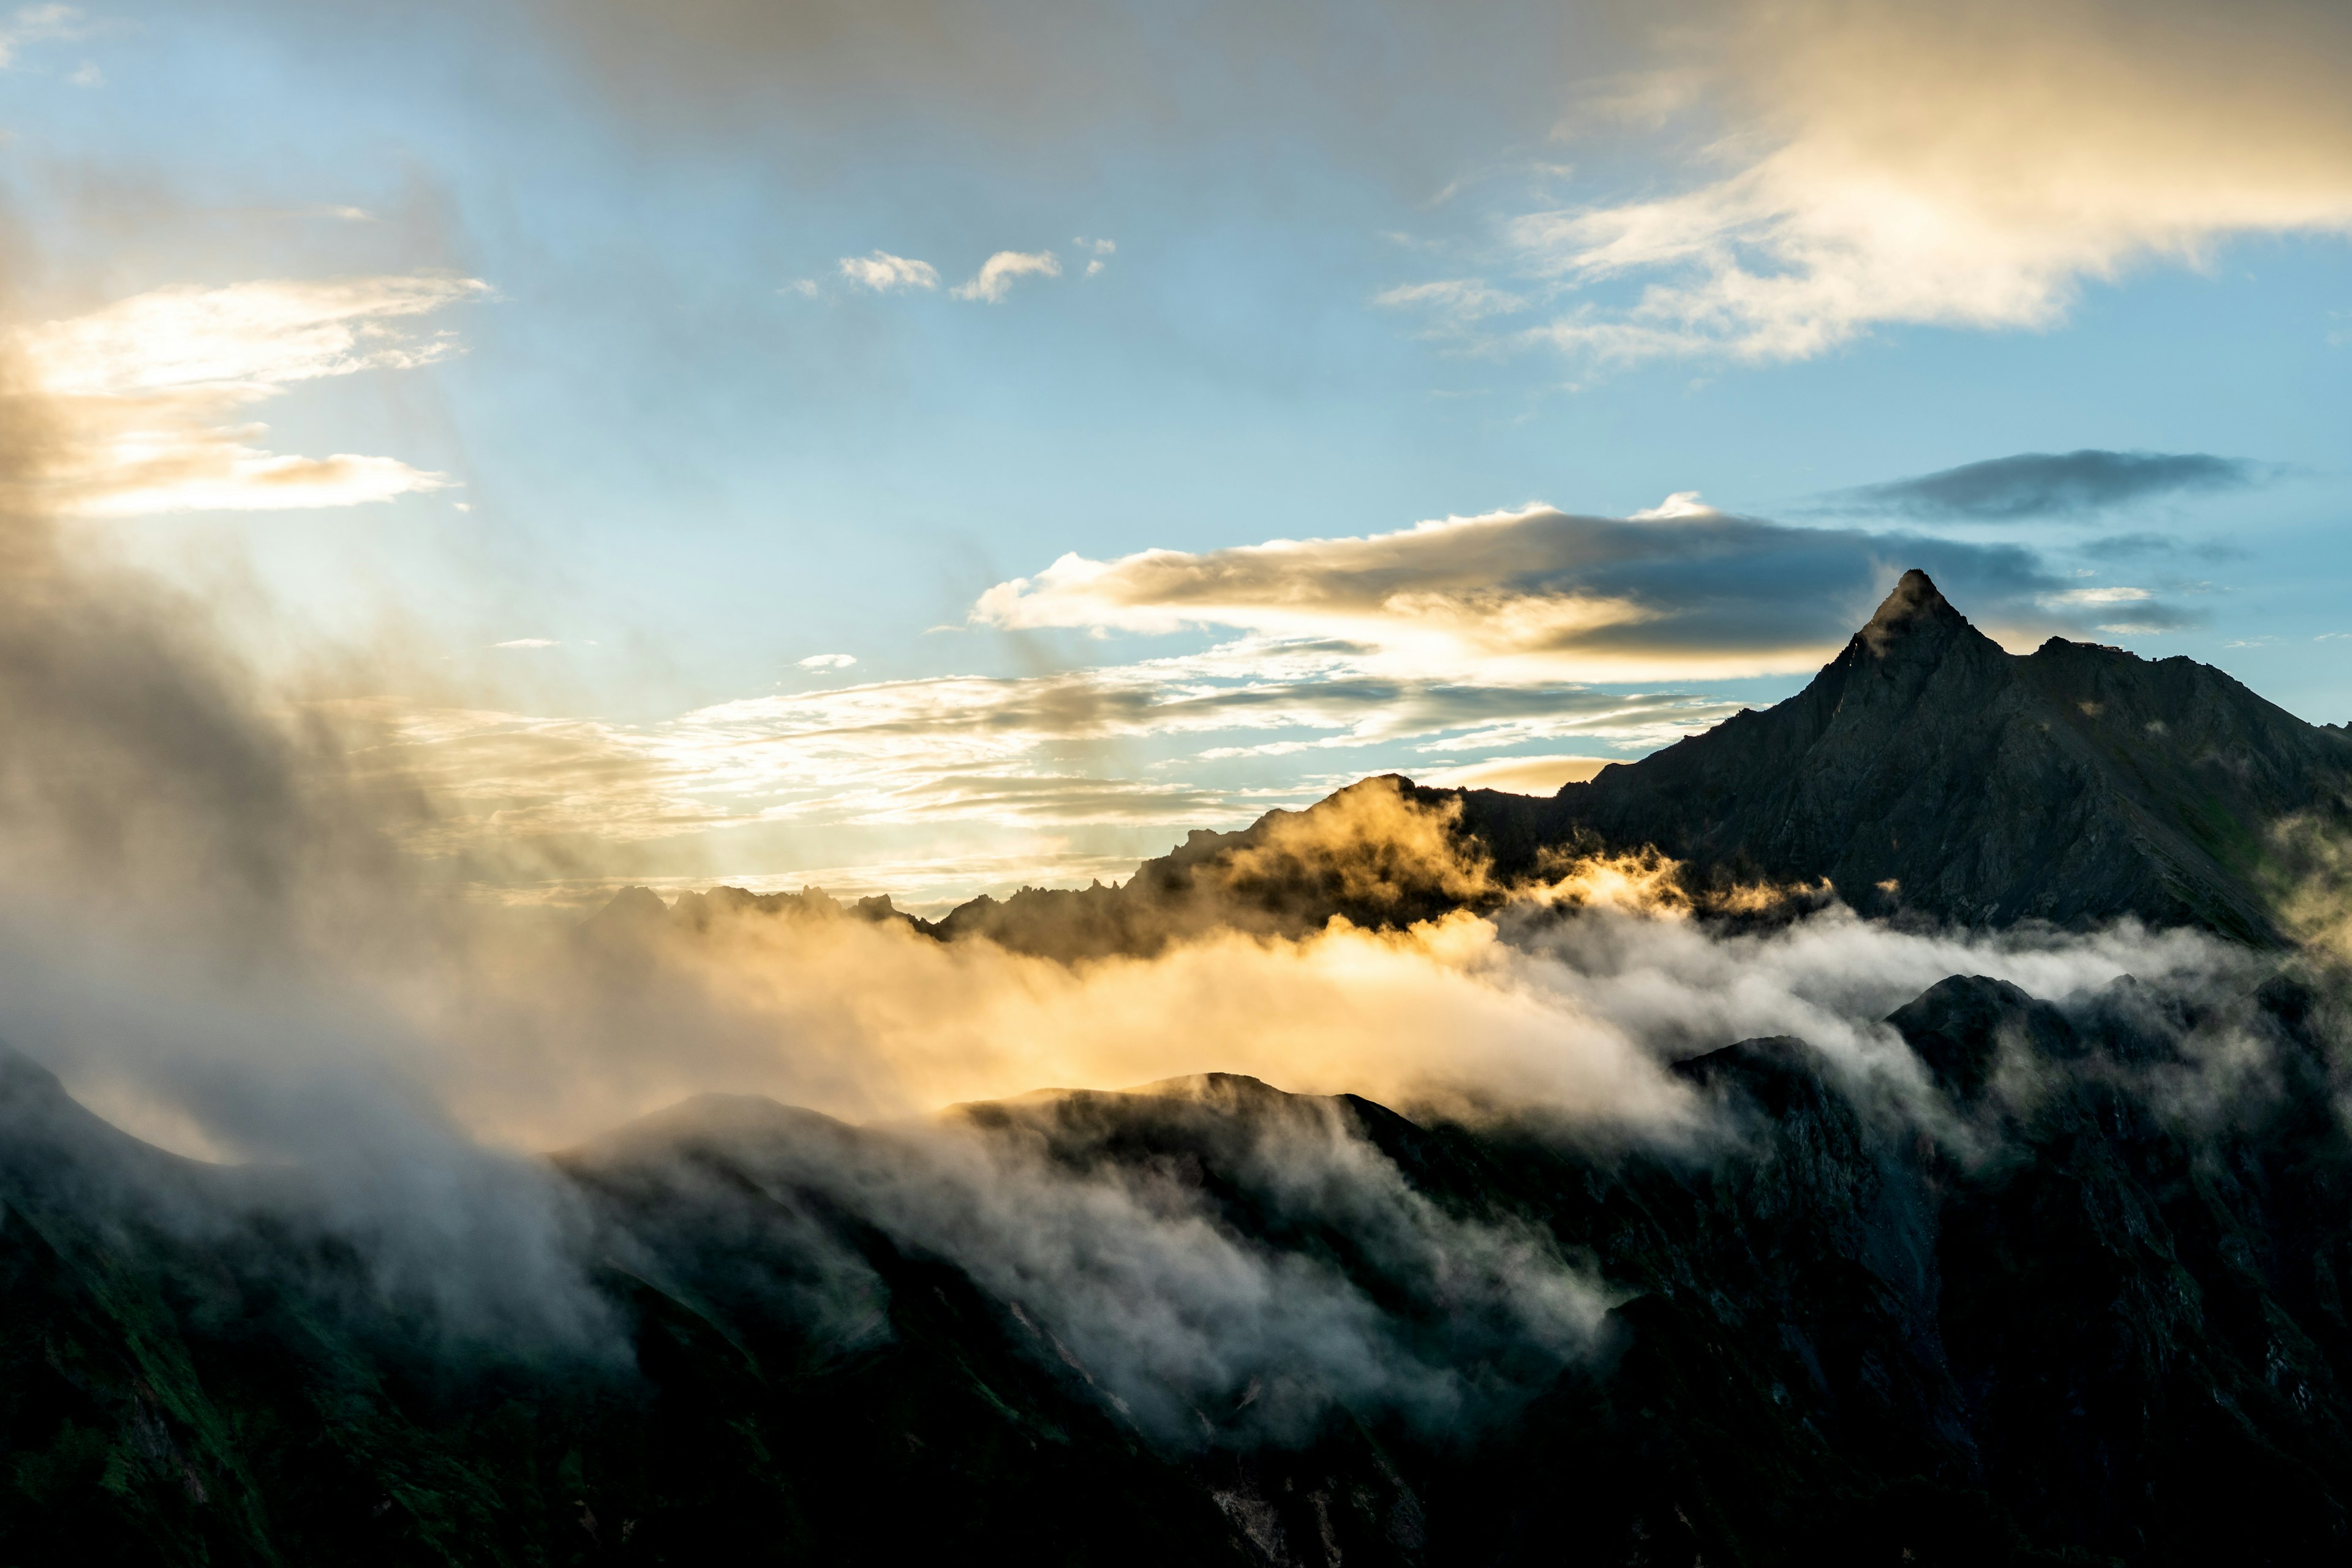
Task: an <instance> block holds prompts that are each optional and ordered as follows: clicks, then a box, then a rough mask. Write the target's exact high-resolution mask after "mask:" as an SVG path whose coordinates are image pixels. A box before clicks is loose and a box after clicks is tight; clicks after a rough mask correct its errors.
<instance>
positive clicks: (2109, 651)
mask: <svg viewBox="0 0 2352 1568" xmlns="http://www.w3.org/2000/svg"><path fill="white" fill-rule="evenodd" d="M1386 787H1388V788H1391V789H1393V790H1398V791H1400V792H1401V796H1402V799H1405V800H1408V801H1411V802H1413V803H1415V804H1417V805H1420V806H1422V807H1423V808H1424V809H1427V810H1431V811H1436V812H1443V813H1445V814H1447V815H1448V816H1449V817H1450V819H1451V822H1452V829H1451V831H1452V834H1453V837H1454V843H1455V846H1456V847H1457V849H1458V850H1459V851H1460V853H1461V854H1462V856H1463V857H1465V858H1469V859H1483V860H1485V861H1486V862H1487V863H1488V864H1489V865H1490V866H1491V868H1492V874H1493V878H1494V879H1496V882H1497V883H1502V882H1508V881H1509V880H1511V879H1520V878H1526V877H1529V876H1533V875H1537V874H1538V873H1540V871H1541V870H1542V869H1543V868H1544V867H1545V865H1546V863H1547V858H1548V857H1553V856H1558V855H1559V854H1561V853H1563V852H1571V851H1577V850H1582V849H1601V850H1607V851H1612V852H1618V853H1624V852H1637V851H1640V850H1642V849H1644V848H1655V849H1658V850H1661V851H1663V852H1664V853H1665V854H1666V855H1668V856H1671V857H1673V858H1675V859H1677V860H1679V861H1682V862H1684V863H1685V876H1686V877H1688V878H1690V879H1692V881H1693V883H1694V886H1695V887H1699V888H1704V887H1706V886H1709V885H1713V886H1718V887H1720V886H1726V885H1729V884H1732V883H1737V882H1740V881H1748V882H1769V883H1778V884H1820V883H1823V882H1826V883H1827V884H1829V885H1830V887H1831V888H1832V889H1834V892H1835V894H1836V896H1837V897H1839V898H1842V899H1843V900H1845V901H1846V902H1847V903H1849V904H1851V905H1852V906H1853V907H1854V908H1855V909H1857V910H1861V911H1863V912H1864V913H1866V914H1874V915H1902V914H1908V915H1911V916H1914V917H1920V918H1925V919H1928V920H1933V921H1944V922H1948V923H1952V924H1957V925H1960V926H1969V927H1993V926H2007V925H2011V924H2014V923H2015V922H2017V921H2023V920H2040V921H2051V922H2053V923H2055V924H2058V925H2062V926H2069V927H2082V926H2087V925H2092V924H2096V923H2099V922H2102V921H2113V920H2115V919H2117V918H2119V917H2122V916H2126V915H2129V916H2136V917H2137V918H2138V919H2140V920H2142V921H2147V922H2148V923H2150V924H2153V925H2190V926H2197V927H2200V928H2203V929H2205V930H2209V931H2215V932H2217V933H2220V934H2221V935H2225V936H2228V937H2231V938H2232V939H2234V940H2238V941H2242V942H2252V943H2257V944H2263V945H2271V944H2276V943H2279V942H2283V941H2285V940H2287V939H2288V937H2289V936H2290V934H2291V932H2290V931H2289V929H2288V928H2289V924H2290V923H2291V922H2288V921H2285V920H2284V917H2283V915H2282V911H2281V900H2282V898H2283V897H2284V894H2285V893H2286V891H2287V890H2288V889H2289V887H2290V886H2291V884H2292V882H2293V881H2294V878H2295V876H2296V875H2297V872H2298V868H2296V866H2295V865H2294V863H2293V860H2292V844H2291V843H2290V842H2289V841H2288V837H2287V830H2290V829H2293V828H2294V827H2295V826H2298V825H2300V826H2303V827H2304V828H2305V829H2314V830H2317V831H2320V832H2324V833H2341V832H2342V831H2344V830H2345V829H2347V827H2352V735H2347V733H2346V732H2345V731H2343V730H2340V729H2336V728H2333V727H2323V726H2317V725H2313V724H2308V723H2305V721H2302V720H2300V719H2297V718H2296V717H2295V716H2294V715H2293V714H2291V713H2288V712H2287V711H2285V710H2284V709H2281V708H2279V707H2277V706H2275V705H2274V704H2273V703H2270V702H2267V701H2264V700H2263V699H2262V698H2260V697H2258V696H2256V695H2255V694H2254V693H2253V692H2252V691H2250V690H2248V689H2246V688H2245V687H2243V686H2242V685H2241V684H2239V683H2238V682H2237V681H2235V680H2233V679H2231V678H2230V677H2228V676H2226V675H2224V674H2222V673H2221V671H2219V670H2217V669H2213V668H2210V667H2208V666H2205V665H2200V664H2198V663H2196V662H2194V661H2192V660H2190V659H2187V658H2168V659H2161V660H2155V661H2150V660H2147V659H2142V658H2137V656H2135V655H2132V654H2129V653H2126V652H2124V651H2123V650H2121V649H2118V648H2112V647H2097V646H2095V645H2091V644H2085V643H2075V642H2069V641H2066V640H2064V639H2063V638H2058V637H2053V638H2051V639H2050V640H2049V641H2048V642H2046V643H2044V644H2043V645H2042V647H2040V648H2038V649H2036V650H2035V651H2034V652H2032V654H2028V655H2024V656H2018V655H2012V654H2011V653H2008V652H2006V651H2005V650H2003V649H2002V648H2001V647H2000V645H1999V644H1997V643H1995V642H1994V641H1993V640H1992V639H1991V638H1990V637H1986V636H1985V635H1984V634H1983V633H1982V632H1980V631H1979V630H1977V629H1976V628H1975V627H1974V626H1970V625H1969V622H1968V620H1967V619H1966V617H1964V616H1961V615H1960V613H1959V612H1958V610H1955V609H1954V608H1953V607H1952V606H1951V605H1949V604H1948V603H1946V602H1945V600H1944V597H1943V595H1941V594H1939V593H1937V590H1936V586H1935V584H1933V583H1931V582H1929V581H1928V579H1927V574H1925V573H1922V572H1916V571H1914V572H1909V573H1906V574H1905V575H1904V577H1903V579H1902V580H1901V582H1900V583H1899V584H1897V585H1896V587H1895V590H1894V592H1893V593H1892V594H1890V595H1888V596H1887V598H1886V601H1885V603H1884V604H1883V605H1880V606H1879V609H1878V612H1877V614H1876V615H1874V616H1872V618H1871V620H1870V623H1869V624H1868V625H1867V626H1864V627H1863V628H1862V629H1861V630H1860V631H1858V632H1856V633H1855V634H1854V636H1853V639H1852V640H1851V641H1850V642H1848V643H1847V645H1846V647H1845V648H1844V650H1843V652H1842V653H1840V654H1839V655H1838V657H1837V658H1834V659H1832V661H1831V662H1830V663H1829V664H1828V665H1827V666H1826V667H1824V668H1822V671H1821V673H1820V674H1819V675H1817V676H1815V677H1814V678H1813V680H1812V682H1811V684H1810V685H1808V686H1807V687H1806V688H1805V689H1803V690H1802V691H1801V692H1799V693H1798V694H1797V695H1796V696H1794V697H1791V698H1790V699H1789V700H1786V701H1784V702H1781V703H1779V704H1777V705H1775V706H1774V707H1772V708H1769V709H1766V710H1762V711H1760V712H1759V711H1753V710H1750V711H1743V712H1741V713H1739V714H1737V715H1735V716H1734V717H1732V718H1731V719H1728V720H1727V721H1724V722H1723V723H1721V724H1719V725H1717V726H1716V727H1715V728H1714V729H1712V730H1709V731H1706V733H1704V734H1700V735H1695V736H1692V737H1691V738H1689V739H1687V740H1685V741H1683V742H1679V743H1677V744H1675V745H1673V746H1669V747H1666V748H1665V749H1664V750H1663V751H1660V752H1656V753H1654V754H1653V755H1651V756H1649V757H1645V758H1643V760H1642V761H1640V762H1637V763H1623V764H1618V765H1613V766H1611V767H1608V768H1604V769H1602V770H1601V773H1600V774H1599V775H1598V776H1597V777H1595V778H1593V779H1592V780H1591V781H1590V782H1589V783H1581V784H1569V785H1567V786H1565V787H1564V788H1562V789H1561V790H1560V792H1559V795H1556V796H1554V797H1553V798H1551V799H1549V800H1532V799H1529V798H1528V797H1525V796H1520V795H1504V794H1499V793H1496V792H1494V791H1485V790H1472V791H1452V790H1434V789H1426V788H1421V787H1418V786H1415V785H1412V784H1410V783H1408V782H1403V781H1393V782H1391V784H1389V785H1388V786H1386ZM1365 788H1366V786H1365V785H1358V786H1355V790H1354V791H1343V792H1341V795H1338V796H1334V797H1333V798H1332V800H1331V801H1327V802H1325V803H1324V804H1323V805H1318V806H1315V807H1311V808H1309V810H1308V811H1307V812H1306V813H1304V814H1300V813H1284V812H1277V813H1273V814H1270V815H1269V816H1267V817H1266V818H1265V819H1264V820H1262V821H1261V822H1260V823H1258V824H1257V825H1256V826H1253V827H1251V828H1249V829H1247V830H1245V831H1244V832H1242V833H1238V834H1208V833H1195V834H1193V835H1192V838H1191V839H1190V840H1189V841H1188V842H1187V843H1186V844H1185V845H1184V846H1183V847H1181V848H1179V849H1177V850H1175V851H1174V852H1173V853H1171V854H1170V855H1168V856H1166V857H1164V858H1160V859H1158V860H1152V861H1147V862H1145V863H1144V864H1143V865H1142V866H1141V867H1139V868H1138V871H1137V874H1136V876H1135V877H1134V878H1133V879H1130V880H1129V881H1128V882H1127V883H1125V884H1122V885H1121V886H1120V887H1118V888H1117V889H1089V890H1087V891H1082V892H1049V891H1044V890H1030V891H1024V892H1023V893H1022V894H1019V895H1017V896H1015V897H1014V898H1013V899H1010V900H1003V901H1001V902H1000V901H998V900H989V899H982V900H975V901H974V902H972V903H971V904H968V905H965V906H964V907H963V908H961V909H959V910H955V911H954V912H953V913H951V914H950V915H949V916H948V917H947V918H946V919H945V920H944V921H940V924H939V928H938V929H939V931H940V934H942V935H945V936H949V937H956V936H964V935H986V936H988V937H990V938H992V940H995V941H997V942H1003V943H1004V944H1005V945H1008V946H1013V947H1020V948H1024V949H1026V950H1028V951H1033V952H1050V953H1056V954H1061V955H1064V956H1083V955H1085V954H1087V953H1090V952H1093V953H1098V952H1112V951H1127V952H1136V951H1143V952H1149V951H1151V950H1152V949H1153V948H1154V947H1155V946H1156V945H1158V944H1159V943H1160V942H1164V941H1166V940H1167V939H1168V937H1169V936H1170V935H1171V934H1182V933H1184V932H1188V931H1193V930H1197V929H1200V928H1201V927H1202V926H1204V925H1206V924H1211V923H1218V922H1220V921H1222V922H1225V923H1239V924H1244V925H1248V924H1255V925H1258V926H1261V927H1263V928H1265V929H1269V930H1282V931H1297V930H1301V929H1305V928H1307V927H1311V926H1313V925H1318V924H1320V923H1321V921H1323V920H1324V919H1328V916H1329V915H1331V914H1333V913H1345V914H1347V915H1349V917H1350V918H1351V919H1354V920H1357V921H1359V922H1366V921H1394V920H1400V919H1417V918H1423V917H1424V916H1426V915H1427V914H1430V913H1433V912H1436V911H1438V910H1443V909H1445V908H1451V907H1456V906H1459V905H1464V904H1468V905H1470V906H1472V907H1476V906H1477V905H1478V902H1479V894H1480V892H1481V891H1484V890H1485V889H1462V888H1448V887H1447V886H1445V885H1444V879H1442V878H1432V877H1430V876H1427V875H1422V876H1419V877H1417V878H1416V877H1414V876H1412V875H1406V876H1403V877H1402V878H1400V879H1397V880H1395V881H1394V882H1392V883H1391V884H1390V885H1387V886H1384V887H1383V886H1375V887H1374V888H1373V889H1370V891H1371V892H1372V893H1374V894H1375V895H1377V896H1371V897H1367V896H1365V893H1366V889H1362V888H1360V887H1354V888H1351V887H1349V886H1346V885H1343V884H1342V881H1341V880H1340V879H1338V878H1337V877H1335V876H1334V875H1333V874H1332V873H1331V871H1330V869H1329V868H1328V866H1325V865H1319V864H1316V863H1313V862H1312V861H1311V859H1310V860H1307V861H1302V860H1300V859H1299V858H1297V857H1295V856H1294V857H1291V858H1289V859H1288V860H1287V861H1286V862H1285V861H1281V860H1280V859H1279V858H1277V859H1276V862H1275V863H1269V861H1268V857H1267V855H1266V849H1267V847H1268V846H1269V844H1278V843H1279V842H1280V841H1281V840H1282V839H1283V838H1284V837H1285V836H1286V835H1287V836H1288V837H1290V838H1291V839H1293V840H1299V841H1304V840H1307V839H1308V838H1310V837H1313V836H1312V835H1311V834H1309V833H1307V832H1304V831H1302V830H1301V828H1300V826H1298V823H1297V819H1299V818H1300V817H1302V816H1303V817H1304V818H1306V819H1307V822H1308V823H1310V824H1311V823H1312V822H1313V821H1314V820H1315V819H1316V818H1317V817H1318V814H1320V815H1321V816H1345V815H1346V812H1347V809H1348V803H1349V799H1350V796H1351V795H1353V794H1354V793H1356V792H1360V791H1362V790H1363V789H1365Z"/></svg>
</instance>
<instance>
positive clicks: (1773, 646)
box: [972, 493, 2074, 684]
mask: <svg viewBox="0 0 2352 1568" xmlns="http://www.w3.org/2000/svg"><path fill="white" fill-rule="evenodd" d="M1913 564H1919V565H1924V566H1926V567H1927V569H1928V571H1929V572H1930V573H1931V574H1933V575H1934V576H1935V577H1936V579H1937V582H1938V583H1939V584H1943V585H1944V587H1945V590H1946V593H1947V595H1948V596H1949V597H1950V598H1951V599H1952V600H1953V602H1954V603H1956V604H1958V605H1962V606H1963V608H1964V609H1965V610H1967V611H1968V612H1969V613H1970V614H1971V615H1973V616H1976V617H1977V618H1978V619H1979V620H1981V621H1985V622H1989V623H1990V624H1992V625H1994V626H2016V627H2020V628H2022V627H2028V626H2040V627H2042V628H2044V629H2059V628H2060V627H2061V626H2063V625H2067V624H2074V623H2069V622H2066V621H2065V620H2064V619H2063V616H2060V615H2059V614H2058V611H2059V610H2060V609H2063V608H2064V606H2063V605H2061V606H2056V607H2055V608H2053V605H2050V604H2046V603H2044V602H2043V599H2044V596H2045V595H2051V594H2053V593H2056V592H2058V591H2060V590H2062V589H2063V588H2064V587H2065V586H2066V584H2064V583H2063V582H2061V581H2059V580H2057V579H2055V578H2053V577H2052V576H2050V575H2049V574H2047V573H2046V572H2045V571H2044V569H2043V568H2042V565H2041V564H2040V563H2039V561H2038V559H2037V558H2036V557H2035V556H2034V555H2032V553H2031V552H2027V551H2024V550H2022V549H2020V548H2017V547H2014V546H2009V545H1976V544H1963V543H1955V542H1948V541H1941V540H1932V539H1925V538H1920V537H1917V536H1913V535H1902V534H1874V533H1864V532H1858V531H1851V530H1843V529H1816V528H1793V527H1790V526H1787V525H1784V524H1780V523H1776V522H1770V521H1763V520H1759V519H1755V518H1745V517H1735V516H1731V515H1728V514H1725V513H1722V512H1717V511H1716V510H1712V509H1710V508H1707V507H1706V506H1704V505H1703V504H1701V503H1700V502H1699V501H1698V500H1697V499H1696V496H1695V495H1693V494H1689V493H1684V494H1680V495H1676V496H1674V497H1670V498H1669V499H1668V500H1667V501H1666V502H1664V504H1662V505H1661V506H1659V507H1656V508H1652V509H1648V510H1645V511H1644V512H1642V513H1637V514H1636V515H1635V516H1634V517H1633V518H1625V519H1620V518H1600V517H1579V516H1574V515H1571V514H1569V513H1566V512H1561V511H1559V510H1554V509H1552V508H1549V507H1541V506H1538V507H1529V508H1527V509H1525V510H1517V511H1504V512H1490V513H1487V514H1485V515H1483V516H1477V517H1452V518H1446V519H1444V520H1443V521H1432V522H1423V523H1421V524H1419V525H1418V526H1416V527H1413V528H1411V529H1406V530H1403V531H1399V532H1394V533H1383V534H1373V535H1370V536H1368V537H1360V538H1340V539H1308V540H1275V541H1271V542H1267V543H1264V544H1255V545H1244V546H1239V547H1236V548H1232V549H1225V550H1216V551H1209V552H1199V553H1192V552H1180V551H1171V550H1150V551H1144V552H1140V553H1138V554H1134V555H1129V556H1124V557H1121V558H1119V559H1118V560H1115V561H1108V562H1103V561H1091V560H1088V559H1087V558H1085V557H1083V556H1079V555H1076V554H1071V555H1065V556H1063V557H1062V558H1061V559H1060V560H1058V561H1056V562H1055V563H1053V564H1052V565H1051V566H1049V567H1047V568H1046V569H1045V571H1043V572H1041V573H1039V574H1036V575H1035V576H1034V577H1023V578H1016V579H1014V580H1013V581H1011V582H1006V583H1000V584H997V585H996V586H994V587H992V588H991V589H989V590H988V591H987V592H986V593H985V594H983V595H982V596H981V598H980V600H979V602H978V604H977V605H975V606H974V609H973V612H972V618H973V619H974V620H975V621H977V622H979V623H981V624H982V625H988V626H1004V627H1010V628H1042V627H1051V626H1062V627H1106V628H1109V629H1114V630H1121V631H1131V632H1139V633H1167V632H1171V631H1176V630H1179V629H1181V628H1184V627H1188V626H1230V627H1239V628H1244V629H1246V630H1248V631H1250V632H1252V633H1255V634H1257V635H1259V636H1263V637H1321V638H1328V639H1333V640H1335V641H1341V642H1345V643H1347V644H1349V645H1350V646H1352V647H1358V648H1360V649H1361V650H1362V654H1361V658H1362V659H1363V662H1364V665H1365V668H1368V669H1375V670H1381V671H1384V672H1387V673H1390V674H1392V675H1399V674H1402V675H1410V676H1412V677H1413V678H1416V679H1461V680H1465V681H1480V682H1486V683H1495V684H1507V683H1510V682H1515V681H1535V680H1548V681H1619V680H1654V679H1725V678H1730V677H1737V676H1748V675H1759V674H1766V673H1794V672H1799V671H1806V670H1811V669H1812V668H1816V667H1818V666H1819V665H1820V664H1821V663H1822V662H1823V660H1824V659H1826V658H1828V656H1829V655H1830V654H1831V653H1832V651H1834V650H1835V648H1836V647H1838V645H1839V644H1841V643H1843V641H1844V640H1845V638H1846V637H1848V636H1850V635H1851V634H1852V632H1853V628H1854V627H1855V626H1859V625H1861V624H1862V622H1863V621H1864V620H1866V619H1867V618H1868V617H1869V615H1870V612H1871V611H1872V609H1873V608H1874V606H1875V605H1876V604H1877V602H1878V600H1879V599H1880V598H1881V597H1883V596H1884V595H1885V592H1886V590H1887V589H1888V587H1890V586H1891V585H1892V584H1893V582H1894V579H1895V576H1896V575H1897V574H1900V572H1901V571H1902V570H1903V569H1904V568H1905V567H1906V566H1909V565H1913Z"/></svg>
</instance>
